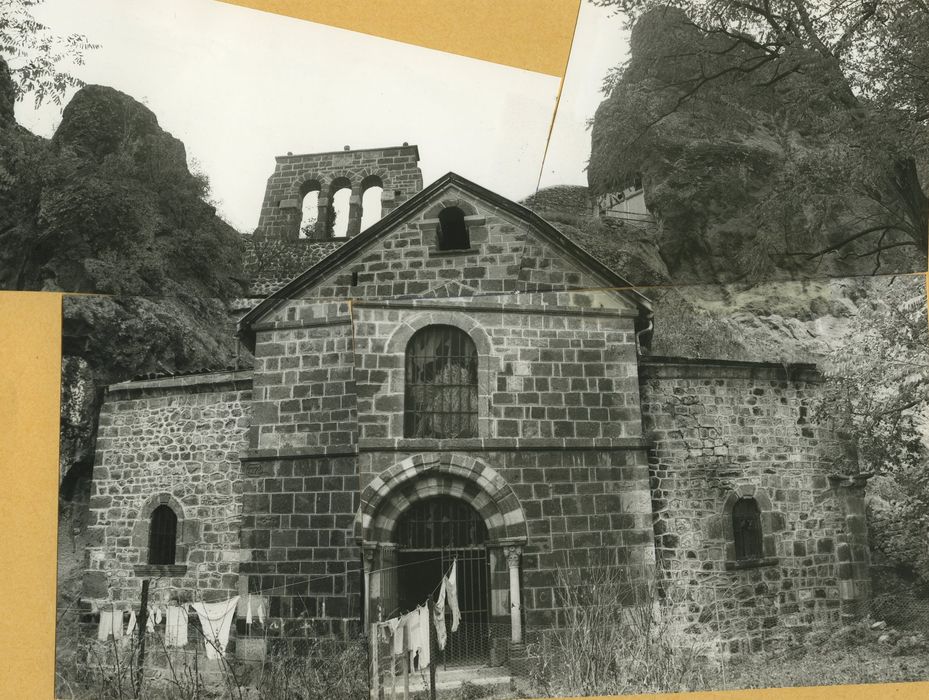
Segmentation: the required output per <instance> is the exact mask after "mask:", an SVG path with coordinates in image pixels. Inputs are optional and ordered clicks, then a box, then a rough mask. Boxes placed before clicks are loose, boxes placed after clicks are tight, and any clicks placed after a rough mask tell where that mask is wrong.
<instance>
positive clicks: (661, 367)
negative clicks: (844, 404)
mask: <svg viewBox="0 0 929 700" xmlns="http://www.w3.org/2000/svg"><path fill="white" fill-rule="evenodd" d="M639 376H640V378H641V379H761V380H770V381H802V382H820V381H822V375H821V374H820V373H819V371H818V370H817V368H816V365H815V364H810V363H792V364H781V363H779V362H746V361H742V360H713V359H694V358H685V357H645V358H642V360H641V362H640V363H639Z"/></svg>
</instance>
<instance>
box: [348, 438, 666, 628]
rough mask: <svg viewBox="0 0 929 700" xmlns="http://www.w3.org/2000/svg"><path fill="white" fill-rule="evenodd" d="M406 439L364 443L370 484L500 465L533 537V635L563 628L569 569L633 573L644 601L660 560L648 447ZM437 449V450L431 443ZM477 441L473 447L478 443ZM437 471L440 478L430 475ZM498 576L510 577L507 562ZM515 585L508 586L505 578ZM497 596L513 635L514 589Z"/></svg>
mask: <svg viewBox="0 0 929 700" xmlns="http://www.w3.org/2000/svg"><path fill="white" fill-rule="evenodd" d="M436 442H437V441H434V440H433V441H428V440H407V441H398V443H397V444H396V446H395V447H394V448H393V449H384V448H383V447H379V446H378V445H376V444H374V445H366V444H364V443H362V446H361V451H360V454H359V471H360V474H361V484H360V485H361V487H362V488H364V487H365V486H367V485H369V484H370V483H371V482H372V480H374V479H375V478H376V477H377V476H381V477H383V475H384V474H385V473H389V472H388V470H396V469H397V465H398V464H400V463H401V462H403V461H404V460H410V459H413V460H423V461H425V462H428V461H430V459H431V458H438V459H441V460H446V461H449V462H452V463H460V462H461V461H463V460H464V461H469V460H474V461H476V462H478V463H480V464H483V465H492V467H493V469H494V470H495V471H496V472H497V474H499V476H500V477H502V478H503V479H504V481H505V483H506V484H507V485H508V487H509V488H511V489H512V490H513V493H515V495H516V497H517V498H518V500H519V507H520V508H521V509H522V514H523V515H524V517H525V525H526V529H527V530H528V539H527V541H526V543H525V546H524V548H523V553H522V561H521V586H522V608H523V613H524V616H525V621H526V632H527V633H529V634H531V633H533V632H536V631H538V630H539V629H540V628H544V627H549V626H553V625H557V624H563V623H564V619H563V618H562V617H561V616H560V614H561V613H560V609H559V606H558V601H557V597H556V595H555V589H556V587H557V585H558V570H559V568H562V569H563V568H570V569H572V570H574V571H582V570H583V569H584V567H591V566H593V567H596V566H601V565H604V564H608V565H612V566H618V567H619V568H621V569H625V573H626V574H627V576H628V578H627V579H626V580H627V581H628V584H629V585H628V600H629V601H633V600H635V599H636V596H640V599H641V596H642V595H643V590H644V583H645V581H644V576H643V572H644V573H646V574H647V572H648V565H649V564H650V563H653V562H654V545H653V536H652V525H651V503H650V499H649V492H648V470H647V466H646V464H645V461H646V458H645V450H644V449H643V448H642V447H641V443H640V442H639V441H635V440H628V441H622V440H615V441H609V440H601V441H594V440H577V441H572V440H558V439H536V440H521V441H516V440H506V439H496V440H494V439H488V440H485V441H483V445H482V444H481V442H482V441H479V440H475V441H466V440H460V441H443V442H447V443H449V444H448V445H447V446H446V445H443V447H442V449H441V450H439V451H437V450H436ZM430 443H432V444H431V445H430ZM469 443H470V444H469ZM431 474H432V472H430V475H431ZM495 570H499V571H501V572H505V568H503V566H500V565H498V566H497V567H496V569H495ZM502 583H503V586H506V579H505V578H504V579H503V582H502ZM497 590H498V591H499V592H500V593H501V594H502V596H497V595H493V597H492V601H493V605H492V607H491V614H492V621H493V622H499V623H503V628H504V629H505V634H507V635H508V634H509V626H508V619H509V607H508V605H507V594H506V591H505V590H502V591H500V590H499V588H498V589H497Z"/></svg>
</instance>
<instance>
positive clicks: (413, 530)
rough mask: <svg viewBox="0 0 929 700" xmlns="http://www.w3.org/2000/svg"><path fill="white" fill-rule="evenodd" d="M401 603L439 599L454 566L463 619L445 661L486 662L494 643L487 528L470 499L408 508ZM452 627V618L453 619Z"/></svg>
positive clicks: (398, 535)
mask: <svg viewBox="0 0 929 700" xmlns="http://www.w3.org/2000/svg"><path fill="white" fill-rule="evenodd" d="M394 540H395V542H396V544H397V602H398V606H399V608H400V610H413V609H414V608H416V607H417V606H418V605H421V604H422V603H423V602H424V601H425V600H426V599H427V598H429V597H430V596H432V598H433V600H434V599H435V595H436V592H437V589H438V588H439V586H440V584H441V582H442V578H443V577H444V576H446V575H447V574H448V573H449V571H450V569H451V567H452V564H453V563H454V565H455V572H456V573H455V579H456V581H457V590H458V596H457V597H458V606H459V608H460V611H461V621H460V625H459V627H458V630H457V631H456V632H455V633H454V634H450V635H449V637H448V644H447V646H446V648H445V656H444V659H443V661H444V662H445V663H447V664H453V665H463V664H471V663H484V662H486V661H487V659H488V656H489V652H490V649H489V640H490V586H489V581H490V566H489V561H488V551H487V526H486V525H485V524H484V521H483V519H482V518H481V516H480V514H479V513H478V512H477V511H476V510H475V509H474V508H473V507H472V506H471V505H470V504H469V503H468V502H467V501H465V500H463V499H461V498H455V497H453V496H434V497H432V498H427V499H424V500H422V501H418V502H416V503H414V504H413V505H411V506H410V507H409V508H407V509H406V510H405V511H404V512H403V514H402V515H401V516H400V518H399V519H398V520H397V525H396V529H395V532H394ZM448 624H449V625H450V624H451V620H449V621H448Z"/></svg>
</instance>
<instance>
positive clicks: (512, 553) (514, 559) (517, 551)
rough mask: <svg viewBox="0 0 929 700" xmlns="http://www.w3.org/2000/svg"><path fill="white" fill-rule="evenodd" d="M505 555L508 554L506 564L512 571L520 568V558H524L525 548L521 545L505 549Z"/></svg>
mask: <svg viewBox="0 0 929 700" xmlns="http://www.w3.org/2000/svg"><path fill="white" fill-rule="evenodd" d="M503 553H504V554H506V563H507V566H509V567H510V568H511V569H517V568H519V558H520V556H522V553H523V548H522V547H520V546H519V545H511V546H509V547H504V548H503Z"/></svg>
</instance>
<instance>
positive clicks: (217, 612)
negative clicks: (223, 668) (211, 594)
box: [190, 596, 239, 659]
mask: <svg viewBox="0 0 929 700" xmlns="http://www.w3.org/2000/svg"><path fill="white" fill-rule="evenodd" d="M238 602H239V596H235V597H234V598H230V599H229V600H225V601H223V602H220V603H202V602H198V603H191V606H190V607H192V608H193V610H194V612H195V613H197V617H198V618H200V629H202V630H203V637H204V641H205V643H206V658H208V659H218V658H219V657H220V656H222V655H224V654H225V653H226V644H227V643H228V642H229V628H230V627H231V626H232V618H233V616H235V608H236V605H237V604H238Z"/></svg>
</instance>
